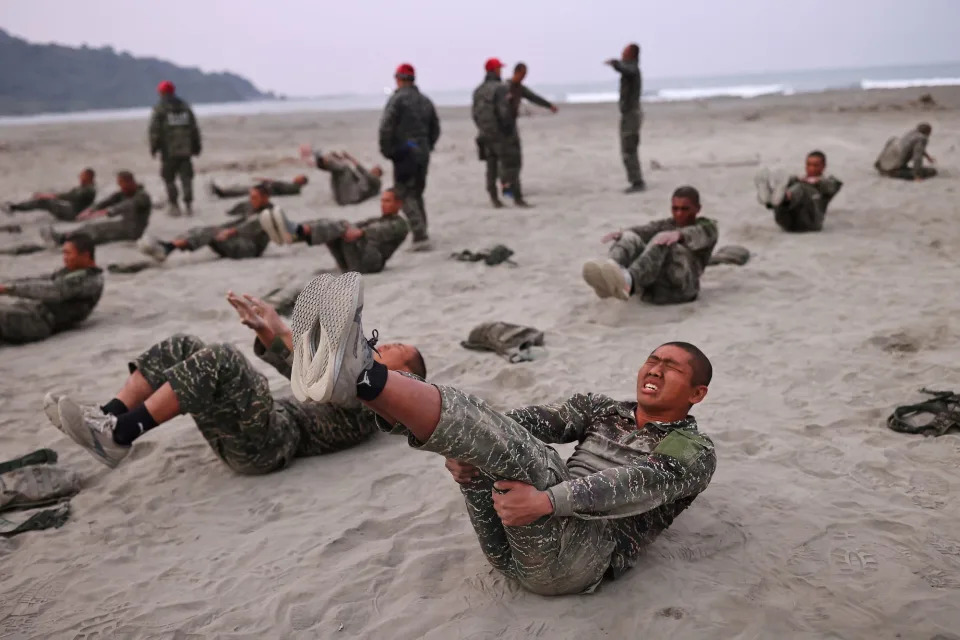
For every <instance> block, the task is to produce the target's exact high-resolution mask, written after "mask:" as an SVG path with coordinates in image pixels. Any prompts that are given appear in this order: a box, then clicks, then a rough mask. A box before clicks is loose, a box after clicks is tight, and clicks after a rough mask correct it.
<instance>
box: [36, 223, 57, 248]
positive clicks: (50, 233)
mask: <svg viewBox="0 0 960 640" xmlns="http://www.w3.org/2000/svg"><path fill="white" fill-rule="evenodd" d="M40 237H41V238H42V239H43V242H44V243H45V244H46V245H47V246H48V247H53V248H56V247H57V246H59V244H60V243H59V242H57V233H56V232H55V231H54V230H53V227H52V226H51V225H47V226H45V227H40Z"/></svg>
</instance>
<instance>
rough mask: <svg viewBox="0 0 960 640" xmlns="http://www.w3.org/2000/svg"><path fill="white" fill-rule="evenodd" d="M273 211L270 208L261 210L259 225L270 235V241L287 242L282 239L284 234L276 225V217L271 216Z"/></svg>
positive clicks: (276, 242) (275, 242)
mask: <svg viewBox="0 0 960 640" xmlns="http://www.w3.org/2000/svg"><path fill="white" fill-rule="evenodd" d="M273 213H274V212H273V211H271V210H270V209H264V210H263V211H261V212H260V226H261V227H263V230H264V231H265V232H266V233H267V235H268V236H270V242H272V243H274V244H280V245H282V244H289V243H287V242H285V241H284V234H283V233H282V232H281V228H282V227H280V226H278V224H277V219H276V218H275V217H274V216H273ZM281 215H282V214H281Z"/></svg>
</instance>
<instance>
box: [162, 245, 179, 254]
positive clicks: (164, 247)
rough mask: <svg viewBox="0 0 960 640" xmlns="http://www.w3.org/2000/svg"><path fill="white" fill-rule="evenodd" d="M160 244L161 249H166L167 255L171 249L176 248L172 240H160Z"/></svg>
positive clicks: (171, 251)
mask: <svg viewBox="0 0 960 640" xmlns="http://www.w3.org/2000/svg"><path fill="white" fill-rule="evenodd" d="M160 246H161V247H163V250H164V251H166V252H167V254H168V255H169V254H171V253H173V250H174V249H176V247H175V246H173V243H172V242H160Z"/></svg>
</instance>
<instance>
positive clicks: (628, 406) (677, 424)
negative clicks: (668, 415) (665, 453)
mask: <svg viewBox="0 0 960 640" xmlns="http://www.w3.org/2000/svg"><path fill="white" fill-rule="evenodd" d="M636 410H637V403H636V402H618V403H617V408H616V411H617V415H619V416H620V417H622V418H629V419H630V420H634V421H636ZM637 426H638V427H640V428H644V429H645V428H647V427H648V426H649V427H653V428H654V429H657V430H658V431H662V432H664V433H666V432H668V431H673V430H674V429H696V428H697V419H696V418H694V417H693V416H692V415H687V416H686V417H683V418H680V419H679V420H674V421H673V422H659V421H656V420H651V421H650V422H645V423H644V424H642V425H637Z"/></svg>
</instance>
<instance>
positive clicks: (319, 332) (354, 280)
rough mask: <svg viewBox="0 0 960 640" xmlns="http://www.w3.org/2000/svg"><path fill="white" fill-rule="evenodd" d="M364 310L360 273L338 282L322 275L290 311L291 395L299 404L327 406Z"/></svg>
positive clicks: (331, 277)
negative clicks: (291, 339)
mask: <svg viewBox="0 0 960 640" xmlns="http://www.w3.org/2000/svg"><path fill="white" fill-rule="evenodd" d="M362 310H363V280H362V279H361V277H360V274H359V273H346V274H344V275H342V276H340V277H338V278H335V277H333V276H332V275H330V274H321V275H319V276H317V277H316V278H314V279H313V280H312V281H311V282H310V284H308V285H307V286H306V287H305V288H304V290H303V291H301V292H300V295H299V296H297V302H296V304H295V305H294V307H293V315H292V317H291V321H290V329H291V332H292V333H293V348H294V355H293V370H292V372H291V376H290V382H291V387H292V389H293V393H294V395H295V396H296V397H297V399H298V400H300V401H301V402H304V401H307V400H313V401H314V402H320V403H324V402H329V401H330V398H331V396H332V394H333V389H334V386H335V385H336V381H337V377H338V376H339V374H340V366H341V365H342V363H343V356H344V353H345V351H346V348H347V343H348V338H349V335H350V329H351V327H352V325H353V323H354V322H356V321H357V319H358V317H359V315H360V313H361V311H362Z"/></svg>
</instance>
